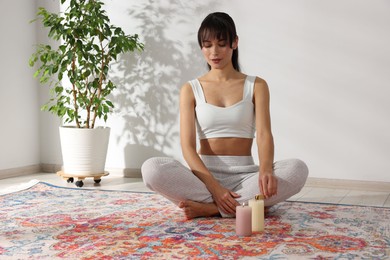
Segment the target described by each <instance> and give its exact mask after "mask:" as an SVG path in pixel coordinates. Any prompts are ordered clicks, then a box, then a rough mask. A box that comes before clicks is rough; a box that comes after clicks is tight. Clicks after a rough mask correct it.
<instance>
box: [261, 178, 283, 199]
mask: <svg viewBox="0 0 390 260" xmlns="http://www.w3.org/2000/svg"><path fill="white" fill-rule="evenodd" d="M259 187H260V191H261V193H262V194H263V195H264V197H265V198H270V197H272V196H274V195H276V194H277V191H278V179H277V178H276V177H275V175H274V174H273V173H272V172H269V173H262V174H260V176H259Z"/></svg>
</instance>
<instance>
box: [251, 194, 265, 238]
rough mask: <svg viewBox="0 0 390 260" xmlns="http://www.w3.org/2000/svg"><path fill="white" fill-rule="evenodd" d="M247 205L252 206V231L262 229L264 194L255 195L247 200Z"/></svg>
mask: <svg viewBox="0 0 390 260" xmlns="http://www.w3.org/2000/svg"><path fill="white" fill-rule="evenodd" d="M249 206H250V207H251V208H252V231H253V232H261V231H264V196H263V195H256V196H255V198H254V199H251V200H249Z"/></svg>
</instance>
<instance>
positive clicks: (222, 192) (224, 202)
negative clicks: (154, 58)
mask: <svg viewBox="0 0 390 260" xmlns="http://www.w3.org/2000/svg"><path fill="white" fill-rule="evenodd" d="M211 194H212V195H213V199H214V202H215V203H216V204H217V207H218V208H219V209H221V210H222V211H223V212H224V213H226V214H233V215H234V214H235V213H236V206H238V205H240V204H239V203H238V202H237V201H236V198H239V197H241V195H239V194H237V193H235V192H233V191H230V190H228V189H226V188H225V187H222V186H221V185H218V186H216V187H215V188H214V189H213V190H212V191H211Z"/></svg>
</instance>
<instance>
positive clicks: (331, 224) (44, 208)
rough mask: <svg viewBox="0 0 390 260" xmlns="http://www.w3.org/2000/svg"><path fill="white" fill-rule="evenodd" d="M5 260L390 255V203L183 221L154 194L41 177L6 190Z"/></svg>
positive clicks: (0, 254)
mask: <svg viewBox="0 0 390 260" xmlns="http://www.w3.org/2000/svg"><path fill="white" fill-rule="evenodd" d="M0 226H1V229H0V259H60V258H61V259H64V258H65V259H206V258H207V259H356V258H359V259H388V258H389V257H390V255H389V253H390V250H389V248H390V208H375V207H357V206H339V205H329V204H314V203H297V202H284V203H280V204H279V205H277V206H274V207H272V208H271V210H270V213H269V215H268V216H267V218H266V220H265V226H266V231H265V232H264V233H256V234H253V235H252V236H251V237H237V236H236V234H235V219H221V218H198V219H195V220H191V221H186V220H184V216H183V214H182V212H181V210H180V209H178V208H177V207H176V206H174V205H172V203H171V202H169V201H168V200H166V199H164V198H162V197H161V196H159V195H156V194H153V193H134V192H121V191H102V190H85V189H73V188H60V187H56V186H52V185H50V184H47V183H42V182H41V183H38V184H36V185H34V186H33V187H31V188H30V189H27V190H24V191H19V192H16V193H12V194H7V195H3V196H0Z"/></svg>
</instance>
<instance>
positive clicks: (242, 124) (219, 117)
mask: <svg viewBox="0 0 390 260" xmlns="http://www.w3.org/2000/svg"><path fill="white" fill-rule="evenodd" d="M255 80H256V77H255V76H247V77H246V79H245V83H244V90H243V92H244V93H243V99H242V100H241V101H239V102H237V103H235V104H234V105H231V106H228V107H219V106H215V105H211V104H208V103H207V102H206V99H205V97H204V93H203V89H202V86H201V84H200V82H199V80H198V79H194V80H191V81H190V84H191V87H192V91H193V92H194V96H195V101H196V107H195V112H196V124H197V130H198V137H199V139H208V138H218V137H240V138H254V137H255V130H256V127H255V111H254V105H253V102H252V99H253V89H254V83H255Z"/></svg>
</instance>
